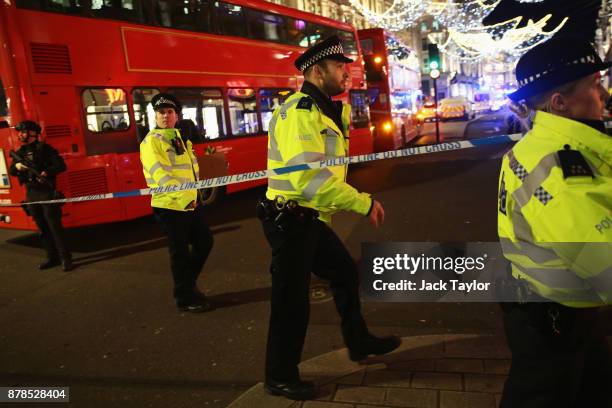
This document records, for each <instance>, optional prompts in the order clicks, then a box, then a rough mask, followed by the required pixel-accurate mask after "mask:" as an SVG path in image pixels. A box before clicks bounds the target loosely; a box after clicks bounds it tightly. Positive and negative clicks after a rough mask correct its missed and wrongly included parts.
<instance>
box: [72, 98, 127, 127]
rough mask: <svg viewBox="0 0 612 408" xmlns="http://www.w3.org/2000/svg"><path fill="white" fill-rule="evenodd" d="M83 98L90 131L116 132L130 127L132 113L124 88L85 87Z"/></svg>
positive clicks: (86, 120)
mask: <svg viewBox="0 0 612 408" xmlns="http://www.w3.org/2000/svg"><path fill="white" fill-rule="evenodd" d="M82 99H83V110H84V111H85V122H86V123H87V129H88V130H89V131H91V132H115V131H123V130H126V129H128V128H129V127H130V115H129V114H128V108H127V100H126V96H125V92H124V91H123V89H121V88H104V89H96V88H90V89H85V90H84V91H83V98H82Z"/></svg>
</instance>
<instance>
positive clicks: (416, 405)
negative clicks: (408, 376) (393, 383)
mask: <svg viewBox="0 0 612 408" xmlns="http://www.w3.org/2000/svg"><path fill="white" fill-rule="evenodd" d="M385 401H386V403H387V405H390V406H393V407H410V408H437V407H438V392H437V391H433V390H415V389H409V388H389V389H388V390H387V399H386V400H385Z"/></svg>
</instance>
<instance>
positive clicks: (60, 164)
mask: <svg viewBox="0 0 612 408" xmlns="http://www.w3.org/2000/svg"><path fill="white" fill-rule="evenodd" d="M45 150H46V151H45V164H44V166H43V167H44V168H43V169H41V171H46V172H47V174H48V175H49V176H55V175H57V174H58V173H61V172H62V171H65V170H66V163H64V159H62V156H60V155H59V153H58V152H57V150H55V149H54V148H53V147H51V146H49V145H48V144H46V143H45Z"/></svg>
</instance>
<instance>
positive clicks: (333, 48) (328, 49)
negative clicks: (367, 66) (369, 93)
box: [295, 35, 353, 72]
mask: <svg viewBox="0 0 612 408" xmlns="http://www.w3.org/2000/svg"><path fill="white" fill-rule="evenodd" d="M324 59H331V60H334V61H340V62H346V63H349V62H353V60H352V59H350V58H348V57H345V56H344V49H343V48H342V42H341V41H340V38H339V37H338V36H337V35H332V36H331V37H329V38H326V39H325V40H323V41H321V42H320V43H318V44H315V45H313V46H312V47H310V48H309V49H307V50H306V52H304V53H303V54H302V55H300V56H299V57H298V58H297V59H296V60H295V67H296V68H297V69H299V70H300V71H302V72H304V71H306V70H307V69H308V68H310V67H312V66H313V65H315V64H316V63H317V62H319V61H322V60H324Z"/></svg>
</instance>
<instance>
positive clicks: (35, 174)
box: [9, 150, 54, 188]
mask: <svg viewBox="0 0 612 408" xmlns="http://www.w3.org/2000/svg"><path fill="white" fill-rule="evenodd" d="M9 156H11V158H12V159H13V160H14V161H15V163H22V164H24V165H25V166H26V167H27V172H28V173H30V175H31V176H33V177H35V178H36V181H38V182H39V183H41V184H45V185H47V186H49V187H52V188H53V187H54V186H53V184H51V182H50V181H49V180H48V179H47V178H46V177H45V176H43V175H41V174H40V172H39V171H38V170H36V165H35V164H34V163H32V162H31V161H30V160H28V159H26V158H25V157H22V156H21V155H20V154H19V153H17V152H16V151H14V150H10V151H9Z"/></svg>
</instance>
